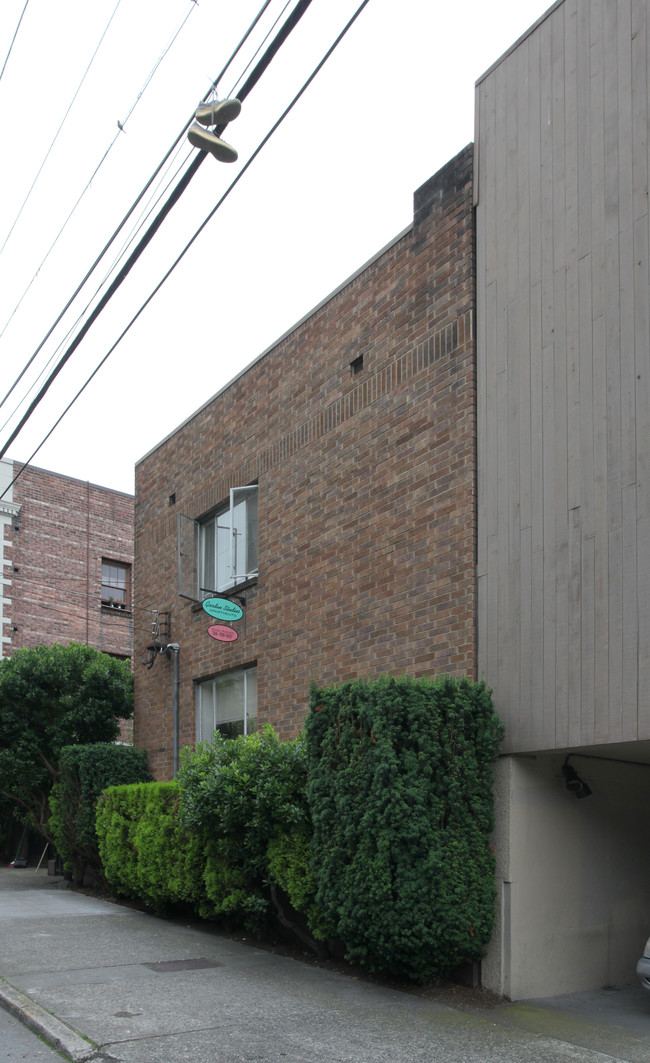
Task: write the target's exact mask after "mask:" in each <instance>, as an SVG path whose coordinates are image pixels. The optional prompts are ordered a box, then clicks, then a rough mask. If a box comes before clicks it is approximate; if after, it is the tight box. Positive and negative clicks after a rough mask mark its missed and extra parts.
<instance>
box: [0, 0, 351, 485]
mask: <svg viewBox="0 0 650 1063" xmlns="http://www.w3.org/2000/svg"><path fill="white" fill-rule="evenodd" d="M369 2H370V0H362V2H361V3H360V4H359V6H358V8H357V9H356V11H355V12H354V14H353V15H352V16H351V17H350V19H349V21H348V22H347V23H346V25H345V26H344V27H343V29H342V30H341V32H340V33H339V35H338V37H337V38H336V40H335V41H334V42H333V44H332V45H330V47H329V48H328V50H327V52H326V53H325V55H324V56H323V58H322V59H321V60H320V62H319V63H318V65H317V66H316V67H315V68H314V69H313V71H312V72H311V74H310V75H309V77H308V78H307V80H306V81H305V82H304V83H303V85H302V87H301V88H300V89H299V90H298V92H297V93H296V95H295V96H294V97H293V99H292V100H291V102H290V103H289V104H288V106H287V107H286V108H285V110H284V111H283V112H282V114H281V115H280V117H279V118H278V119H277V120H276V122H274V124H273V125H272V126H271V128H270V130H269V131H268V133H267V134H266V135H265V136H264V138H263V139H262V140H261V141H260V143H259V144H258V146H257V148H256V149H255V151H254V152H253V154H252V155H251V156H250V158H249V159H248V160H247V161H246V163H245V164H244V166H243V167H242V169H241V170H240V171H239V173H238V174H237V176H236V177H235V178H234V180H233V181H232V182H231V184H230V185H229V186H228V188H227V189H226V191H225V192H224V194H223V195H222V196H221V198H220V199H219V200H218V201H217V203H216V204H215V206H214V207H213V208H212V210H211V211H210V212H209V214H208V215H207V216H206V217H205V218H204V220H203V221H202V223H201V225H200V226H199V227H198V229H197V230H196V232H195V233H194V235H193V236H192V237H191V239H190V240H189V241H188V242H187V244H186V245H185V247H184V248H183V250H182V251H181V253H180V254H179V255H178V256H177V258H176V259H175V260H174V262H173V263H172V265H171V266H170V267H169V269H168V270H167V272H166V273H165V274H164V276H163V277H162V279H161V280H160V281H159V282H158V284H157V285H156V287H155V288H154V289H153V291H152V292H151V293H150V294H149V296H148V297H147V299H146V300H145V301H144V303H142V305H141V306H140V308H139V310H138V311H137V312H136V313H135V314H134V315H133V317H132V318H131V320H130V321H129V323H128V325H127V326H126V328H125V329H124V330H123V331H122V332H121V333H120V335H119V336H118V338H117V339H116V340H115V342H114V343H113V345H112V346H111V347H110V348H109V349H108V351H107V352H106V354H105V355H104V357H103V358H102V359H101V361H100V362H99V363H98V365H97V366H96V367H95V369H94V370H93V372H92V373H91V374H90V376H89V377H88V378H87V380H86V382H85V383H84V384H83V385H82V387H81V388H79V390H78V391H77V393H76V395H75V396H74V397H73V398H72V399H71V400H70V402H69V403H68V405H67V406H66V408H65V409H64V411H63V413H62V414H61V415H60V416H59V418H58V419H57V420H56V421H55V423H54V424H53V425H52V427H51V428H50V430H49V432H48V433H47V435H46V436H45V437H44V438H43V439H42V440H41V442H40V443H39V445H38V446H37V447H36V450H34V451H33V453H32V454H31V456H30V457H29V458H28V459H27V461H26V462H25V464H24V465H23V466H22V467H21V469H20V470H19V471H18V473H17V474H16V476H15V477H14V478H13V480H12V481H11V482H10V483H9V484H8V486H7V487H6V488H5V490H4V491H3V493H2V494H1V495H0V499H2V498H4V496H5V494H6V493H7V491H9V490H10V489H11V488H12V487H13V486H14V484H15V483H16V481H17V480H18V478H19V477H20V475H21V473H22V471H23V470H24V469H25V468H26V467H27V466H28V465H30V464H31V462H32V461H33V460H34V458H35V457H36V455H37V454H38V452H39V450H40V449H41V447H43V446H44V445H45V443H46V442H47V440H48V439H49V438H50V436H51V435H52V433H53V432H54V431H55V429H56V428H58V426H59V425H60V423H61V421H62V420H63V418H64V417H65V416H66V414H67V413H68V412H69V411H70V409H71V408H72V406H73V405H74V404H75V402H76V401H77V399H78V398H79V397H80V396H81V395H82V394H83V392H84V391H85V390H86V388H87V387H88V385H89V384H90V383H91V381H92V380H93V379H94V378H95V376H96V375H97V373H98V372H99V370H100V369H101V368H102V366H103V365H104V364H105V362H106V361H107V360H108V358H109V357H110V356H111V354H112V353H113V351H114V350H115V349H116V347H118V346H119V344H120V343H121V342H122V340H123V339H124V337H125V336H126V335H127V333H128V332H129V331H130V329H131V328H132V326H133V325H134V324H135V322H136V321H137V320H138V318H139V317H140V315H141V314H142V313H143V312H144V310H145V309H146V308H147V306H148V305H149V303H150V302H151V301H152V299H153V298H154V297H155V296H156V295H157V293H158V292H159V291H160V289H161V288H162V287H163V285H164V284H165V282H166V281H167V280H168V278H169V277H170V276H171V274H172V273H173V272H174V270H175V269H176V267H177V266H178V265H179V263H180V262H181V261H182V259H183V258H184V257H185V255H186V254H187V252H188V251H189V249H190V248H191V247H192V245H193V244H194V242H195V241H196V240H197V238H198V237H199V235H200V234H201V233H202V232H203V230H204V229H205V227H206V225H207V224H208V223H209V222H210V221H211V219H212V218H213V217H214V215H215V214H216V212H217V211H218V210H219V208H220V207H221V206H222V204H223V203H224V202H225V200H226V199H227V197H228V196H229V195H230V193H231V192H232V190H233V188H235V186H236V185H237V184H238V183H239V181H240V180H241V178H242V177H243V176H244V174H245V173H246V171H247V170H248V169H249V167H250V166H251V164H252V163H253V161H254V160H255V159H256V158H257V156H258V155H259V154H260V152H261V151H262V149H263V148H264V147H265V145H266V144H267V143H268V142H269V140H270V139H271V137H272V136H273V134H274V133H275V132H276V130H277V129H278V128H279V126H280V125H281V124H282V122H283V121H284V120H285V118H286V117H287V115H288V114H289V113H290V112H291V111H292V110H293V108H294V106H295V105H296V103H297V102H298V100H299V99H300V98H301V96H302V95H303V94H304V93H305V92H306V90H307V89H308V88H309V86H310V85H311V83H312V81H313V80H314V78H315V77H316V76H317V75H318V73H319V72H320V71H321V69H322V68H323V66H324V65H325V63H326V62H327V60H328V59H329V58H330V56H331V55H332V53H333V52H334V51H335V49H336V48H337V47H338V45H339V44H340V42H341V41H342V40H343V38H344V37H345V35H346V34H347V32H348V30H349V29H350V28H351V26H352V25H353V24H354V23H355V22H356V20H357V18H358V17H359V15H360V14H361V12H362V11H363V9H364V8H365V7H366V6H367V5H368V3H369ZM1 456H2V455H1V454H0V457H1Z"/></svg>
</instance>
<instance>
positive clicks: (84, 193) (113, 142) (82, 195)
mask: <svg viewBox="0 0 650 1063" xmlns="http://www.w3.org/2000/svg"><path fill="white" fill-rule="evenodd" d="M195 7H196V3H195V0H194V2H193V4H192V7H190V8H189V10H188V12H187V14H186V15H185V17H184V19H183V21H182V22H181V24H180V26H179V27H178V29H177V30H176V32H175V34H174V36H173V37H172V39H171V41H170V42H169V44H168V45H167V47H166V48H165V49H164V51H163V52H162V53H161V55H160V56H159V57H158V59H157V60H156V62H155V64H154V66H153V68H152V70H151V72H150V73H149V75H148V77H147V79H146V81H145V83H144V85H143V86H142V88H141V89H140V91H139V93H138V95H137V96H136V98H135V101H134V103H133V104H132V105H131V109H130V111H129V112H128V114H127V116H126V118H125V119H124V121H122V122H118V127H119V128H118V131H117V133H116V134H115V136H114V137H113V139H112V140H111V142H110V144H109V145H108V147H107V148H106V151H105V152H104V154H103V155H102V157H101V159H100V160H99V162H98V163H97V166H96V167H95V169H94V170H93V172H92V174H91V175H90V177H89V179H88V182H87V184H86V186H85V188H84V189H83V190H82V192H81V194H80V196H79V198H78V199H77V202H76V203H75V205H74V206H73V208H72V210H71V211H70V213H69V214H68V216H67V218H66V219H65V221H64V222H63V225H62V226H61V228H60V229H59V231H58V233H57V234H56V236H55V238H54V240H53V242H52V243H51V244H50V247H49V248H48V250H47V252H46V254H45V257H44V258H43V260H42V262H41V264H40V266H39V267H38V269H37V270H36V272H35V273H34V276H33V277H32V279H31V280H30V282H29V284H28V285H27V287H26V288H25V291H24V292H23V294H22V295H21V297H20V299H19V300H18V302H17V303H16V305H15V307H14V308H13V310H12V311H11V314H10V315H9V317H8V318H7V320H6V322H5V324H4V327H3V329H2V332H0V339H2V337H3V336H4V334H5V332H6V331H7V329H8V328H9V325H10V323H11V321H12V319H13V317H14V315H15V314H16V312H17V311H18V309H19V308H20V305H21V303H22V301H23V299H24V298H25V296H26V295H27V293H28V291H29V289H30V288H31V286H32V284H33V283H34V281H35V280H36V278H37V277H38V275H39V273H40V272H41V270H42V268H43V266H44V265H45V263H46V262H47V260H48V258H49V257H50V255H51V253H52V251H53V250H54V248H55V247H56V245H57V243H58V242H59V239H60V238H61V236H62V234H63V232H64V231H65V229H66V227H67V225H68V223H69V221H70V219H71V218H72V216H73V215H74V213H75V211H76V209H77V207H78V206H79V204H80V203H81V201H82V199H83V197H84V196H85V195H86V192H87V191H88V189H89V188H90V187H91V185H92V183H93V181H94V180H95V178H96V177H97V174H98V173H99V171H100V169H101V168H102V166H103V165H104V163H105V161H106V159H107V158H108V156H109V154H110V152H111V149H112V148H113V146H114V145H115V142H116V141H117V139H118V137H119V135H120V133H122V132H124V127H125V125H126V123H127V122H128V120H129V118H130V117H131V115H132V114H133V112H134V110H135V109H136V107H137V106H138V104H139V102H140V100H141V99H142V97H143V96H144V93H145V92H146V90H147V88H148V86H149V83H150V82H151V80H152V78H153V76H154V74H155V73H156V71H157V69H158V67H159V66H160V64H161V63H162V61H163V59H164V58H165V56H166V55H167V53H168V52H169V51H170V49H171V48H172V45H173V44H174V43H175V42H176V39H177V37H178V35H179V34H180V32H181V30H182V29H183V27H184V25H185V23H186V22H187V20H188V18H189V17H190V15H191V14H192V12H193V11H194V10H195ZM14 224H15V223H14Z"/></svg>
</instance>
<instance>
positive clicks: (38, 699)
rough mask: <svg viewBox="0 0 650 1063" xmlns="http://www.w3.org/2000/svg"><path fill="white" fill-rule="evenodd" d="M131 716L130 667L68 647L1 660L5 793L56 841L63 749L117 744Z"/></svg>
mask: <svg viewBox="0 0 650 1063" xmlns="http://www.w3.org/2000/svg"><path fill="white" fill-rule="evenodd" d="M132 715H133V677H132V675H131V671H130V668H129V665H128V662H125V661H120V660H117V659H116V658H115V657H110V656H109V655H108V654H106V653H101V652H100V651H99V650H95V649H93V648H92V647H91V646H84V645H82V644H80V643H75V642H71V643H70V644H69V645H68V646H62V645H60V644H55V645H54V646H36V647H35V648H33V649H21V650H17V651H16V652H15V653H14V655H13V656H12V657H5V658H2V659H0V794H2V796H3V797H5V798H7V799H9V800H11V801H12V802H14V807H15V808H16V810H17V812H18V815H19V817H20V819H22V820H23V822H25V823H29V824H30V825H32V826H34V827H35V828H36V829H37V830H38V831H39V832H40V833H41V834H42V835H43V837H45V838H47V839H48V840H50V841H51V840H52V838H51V835H50V832H49V830H48V821H49V805H48V797H49V794H50V791H51V789H52V786H53V785H54V783H55V782H56V779H57V774H58V763H59V754H60V751H61V749H62V748H63V747H64V746H70V745H80V744H86V743H90V742H113V741H115V739H116V738H117V737H118V735H119V720H120V719H130V717H131V716H132Z"/></svg>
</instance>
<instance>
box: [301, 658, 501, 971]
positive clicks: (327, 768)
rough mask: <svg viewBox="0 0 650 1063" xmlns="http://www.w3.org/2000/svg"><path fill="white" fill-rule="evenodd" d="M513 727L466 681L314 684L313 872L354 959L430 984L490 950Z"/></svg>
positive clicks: (483, 691)
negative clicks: (495, 844) (494, 772)
mask: <svg viewBox="0 0 650 1063" xmlns="http://www.w3.org/2000/svg"><path fill="white" fill-rule="evenodd" d="M502 731H503V729H502V725H501V723H500V721H499V720H498V717H497V716H496V713H495V711H494V708H493V705H492V699H491V692H490V691H489V690H488V689H487V687H486V686H485V685H484V684H483V683H473V682H471V681H470V680H468V679H454V678H452V677H449V676H441V677H439V678H437V679H435V680H428V679H410V678H401V679H397V678H393V677H383V678H381V679H379V680H377V681H375V682H366V681H363V680H359V681H355V682H350V683H345V684H343V685H342V686H339V687H327V688H318V687H316V686H314V687H313V688H312V694H311V714H310V716H309V717H308V719H307V722H306V728H305V733H306V740H307V751H308V756H309V771H308V783H307V795H308V800H309V806H310V810H311V817H312V821H313V829H314V834H313V841H312V865H313V869H314V872H315V876H316V880H317V882H318V890H317V900H318V902H319V904H320V906H321V909H322V912H323V915H324V917H325V919H326V920H327V921H328V922H329V923H330V924H331V925H332V926H333V927H334V928H335V930H336V933H337V934H338V936H339V937H340V938H341V939H342V940H343V941H344V943H345V945H346V950H347V951H346V958H347V959H348V960H349V961H350V962H354V963H361V964H365V965H367V966H368V967H369V968H370V969H371V970H374V971H383V972H389V973H391V974H397V975H399V976H405V977H407V978H409V979H412V980H431V979H436V978H440V977H444V976H446V975H447V974H448V973H449V972H450V971H451V970H452V969H453V968H454V967H457V966H458V965H460V964H461V963H463V962H465V961H468V960H475V959H479V958H480V957H481V956H482V955H483V953H484V949H485V945H486V944H487V942H488V941H489V938H490V935H491V931H492V924H493V917H494V897H495V890H494V858H493V856H492V853H491V850H490V834H491V832H492V829H493V803H492V776H491V770H490V764H491V762H492V761H493V760H494V759H495V758H496V755H497V747H498V743H499V740H500V738H501V737H502Z"/></svg>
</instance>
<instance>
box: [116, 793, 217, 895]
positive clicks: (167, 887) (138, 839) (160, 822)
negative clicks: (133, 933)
mask: <svg viewBox="0 0 650 1063" xmlns="http://www.w3.org/2000/svg"><path fill="white" fill-rule="evenodd" d="M97 836H98V838H99V854H100V857H101V860H102V865H103V868H104V875H105V878H106V881H107V882H108V884H109V885H110V886H111V887H112V888H113V889H114V890H115V891H116V892H117V893H118V894H122V895H123V896H126V897H138V898H140V899H141V900H144V901H145V902H146V903H147V904H149V905H150V906H151V907H152V908H154V909H155V910H156V911H159V912H162V911H165V910H166V909H168V908H170V907H173V906H175V905H185V906H187V905H189V906H190V907H191V908H192V909H195V910H197V911H198V910H199V907H200V905H201V903H202V898H203V888H204V887H203V871H204V867H205V860H206V857H205V847H204V845H203V843H202V842H201V841H200V840H199V839H198V838H197V837H195V836H192V835H191V834H189V833H188V832H187V831H186V830H185V828H184V827H183V824H182V822H181V818H180V816H179V791H178V783H176V782H167V783H159V782H153V783H136V784H134V785H131V786H114V787H110V788H109V789H108V790H107V791H106V792H105V793H104V794H103V795H102V797H101V798H100V800H99V803H98V808H97Z"/></svg>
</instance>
